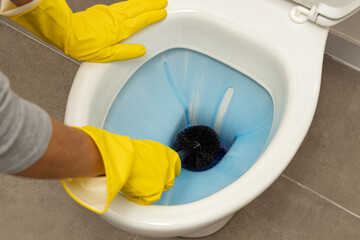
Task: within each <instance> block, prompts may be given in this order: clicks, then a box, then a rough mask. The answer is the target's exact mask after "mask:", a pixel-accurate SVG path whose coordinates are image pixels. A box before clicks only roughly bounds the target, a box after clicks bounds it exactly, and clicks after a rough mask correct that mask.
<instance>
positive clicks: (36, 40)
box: [0, 19, 80, 65]
mask: <svg viewBox="0 0 360 240" xmlns="http://www.w3.org/2000/svg"><path fill="white" fill-rule="evenodd" d="M0 22H1V23H3V24H4V25H6V26H8V27H9V28H11V29H13V30H15V31H17V32H19V33H21V34H22V35H25V36H26V37H28V38H30V39H32V40H34V41H35V42H37V43H39V44H40V45H42V46H44V47H47V48H48V49H50V50H51V51H53V52H55V53H57V54H59V55H61V56H63V57H65V58H67V59H68V60H70V61H72V62H73V63H76V64H77V65H80V63H78V62H77V61H75V60H74V59H72V58H70V57H69V56H67V55H66V54H64V53H63V52H60V50H59V51H56V50H55V49H53V48H51V47H49V46H48V45H46V44H45V43H43V42H42V41H39V40H38V39H36V38H34V37H32V36H30V35H27V34H26V33H24V32H22V31H20V30H19V29H17V28H15V27H13V26H11V25H10V24H8V23H6V22H4V21H3V20H1V19H0Z"/></svg>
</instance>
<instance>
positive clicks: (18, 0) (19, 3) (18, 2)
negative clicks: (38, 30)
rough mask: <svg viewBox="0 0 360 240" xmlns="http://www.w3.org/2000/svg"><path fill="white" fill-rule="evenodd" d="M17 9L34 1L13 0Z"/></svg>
mask: <svg viewBox="0 0 360 240" xmlns="http://www.w3.org/2000/svg"><path fill="white" fill-rule="evenodd" d="M11 1H12V2H13V3H14V4H15V5H16V6H17V7H20V6H23V5H25V4H27V3H29V2H32V0H11Z"/></svg>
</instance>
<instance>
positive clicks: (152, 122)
mask: <svg viewBox="0 0 360 240" xmlns="http://www.w3.org/2000/svg"><path fill="white" fill-rule="evenodd" d="M273 116H274V104H273V100H272V98H271V96H270V94H269V93H268V92H267V91H266V90H265V89H264V88H263V87H262V86H261V85H259V84H258V83H256V82H255V81H254V80H252V79H251V78H249V77H248V76H246V75H244V74H242V73H241V72H239V71H237V70H235V69H233V68H231V67H229V66H227V65H225V64H223V63H221V62H219V61H217V60H215V59H213V58H211V57H209V56H206V55H204V54H201V53H199V52H196V51H192V50H189V49H184V48H176V49H170V50H167V51H165V52H162V53H160V54H158V55H157V56H155V57H153V58H152V59H150V60H149V61H147V62H146V63H145V64H144V65H142V66H141V67H140V68H139V69H138V70H137V71H136V72H135V73H134V74H133V75H132V76H131V77H130V79H129V80H128V81H127V82H126V84H125V86H124V87H123V88H122V89H121V91H120V92H119V94H118V96H117V97H116V99H115V101H114V102H113V104H112V106H111V108H110V110H109V112H108V115H107V117H106V120H105V123H104V129H106V130H108V131H110V132H113V133H117V134H121V135H128V136H130V137H131V138H133V139H149V140H154V141H159V142H162V143H163V144H165V145H167V146H172V144H173V142H174V138H175V136H176V134H177V133H178V132H179V131H181V130H183V129H184V128H185V127H187V126H188V125H189V124H190V125H206V126H209V127H211V128H213V129H214V130H215V131H216V132H217V133H218V134H219V137H220V139H221V140H222V141H223V142H224V143H226V144H227V145H229V146H231V148H230V150H229V152H227V154H226V155H225V157H224V158H223V159H222V160H221V161H220V163H219V164H217V165H216V166H215V167H214V168H211V169H209V170H206V171H203V172H191V171H188V170H186V169H182V172H181V174H180V176H179V177H178V178H176V180H175V183H174V187H173V188H171V189H170V190H168V191H167V192H166V193H164V194H163V196H162V198H161V199H160V200H159V201H158V202H156V203H154V204H156V205H179V204H185V203H190V202H193V201H196V200H200V199H202V198H205V197H207V196H209V195H211V194H213V193H215V192H217V191H219V190H221V189H223V188H224V187H226V186H228V185H229V184H231V183H232V182H234V181H235V180H236V179H238V178H239V177H240V176H241V175H243V174H244V173H245V172H246V171H247V170H248V169H249V168H250V167H251V166H252V164H253V163H254V162H255V161H256V160H257V159H258V158H259V156H260V155H261V153H262V152H263V151H264V149H265V148H266V145H267V143H268V142H269V133H270V130H271V127H272V123H273ZM154 164H156V162H154Z"/></svg>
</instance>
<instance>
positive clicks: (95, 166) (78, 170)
mask: <svg viewBox="0 0 360 240" xmlns="http://www.w3.org/2000/svg"><path fill="white" fill-rule="evenodd" d="M51 121H52V126H53V132H52V136H51V140H50V143H49V146H48V148H47V150H46V152H45V154H44V155H43V156H42V157H41V159H40V160H39V161H37V162H36V163H35V164H34V165H32V166H31V167H29V168H28V169H26V170H24V171H22V172H20V173H17V174H15V175H16V176H23V177H33V178H68V177H72V178H74V177H94V176H99V175H102V174H104V173H105V170H104V165H103V161H102V158H101V155H100V153H99V151H98V149H97V147H96V145H95V143H94V142H93V141H92V139H91V138H90V137H89V136H88V135H87V134H86V133H84V132H83V131H80V130H78V129H76V128H71V127H68V126H66V125H65V124H63V123H61V122H59V121H57V120H55V119H53V118H52V119H51Z"/></svg>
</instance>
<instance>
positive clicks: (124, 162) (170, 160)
mask: <svg viewBox="0 0 360 240" xmlns="http://www.w3.org/2000/svg"><path fill="white" fill-rule="evenodd" d="M79 129H80V130H82V131H84V132H85V133H87V134H88V135H89V136H90V137H91V138H92V139H93V140H94V142H95V144H96V145H97V147H98V149H99V152H100V154H101V156H102V158H103V161H104V166H105V174H106V177H95V178H94V177H93V178H73V179H63V180H62V183H63V185H64V187H65V189H66V190H67V192H68V193H69V194H70V195H71V196H72V197H73V198H74V199H75V200H76V201H77V202H79V203H80V204H81V205H83V206H85V207H87V208H88V209H90V210H92V211H94V212H97V213H104V212H106V210H107V209H108V206H109V204H110V202H111V201H112V200H113V199H114V197H115V196H116V195H117V194H119V191H120V190H121V191H122V192H123V194H124V196H125V197H126V198H127V199H129V200H131V201H133V202H136V203H138V204H142V205H146V204H150V203H152V202H155V201H157V200H159V199H160V197H161V194H162V192H163V191H166V190H168V189H170V188H171V187H172V186H173V184H174V180H175V177H177V176H179V174H180V171H181V161H180V158H179V155H178V154H177V153H176V152H175V151H174V150H172V149H171V148H169V147H167V146H165V145H163V144H161V143H159V142H155V141H150V140H131V139H130V138H129V137H126V136H120V135H116V134H112V133H108V132H107V131H105V130H102V129H99V128H95V127H91V126H86V127H83V128H79Z"/></svg>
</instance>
